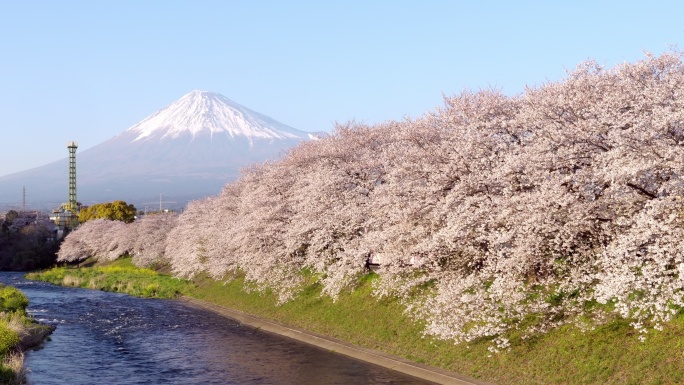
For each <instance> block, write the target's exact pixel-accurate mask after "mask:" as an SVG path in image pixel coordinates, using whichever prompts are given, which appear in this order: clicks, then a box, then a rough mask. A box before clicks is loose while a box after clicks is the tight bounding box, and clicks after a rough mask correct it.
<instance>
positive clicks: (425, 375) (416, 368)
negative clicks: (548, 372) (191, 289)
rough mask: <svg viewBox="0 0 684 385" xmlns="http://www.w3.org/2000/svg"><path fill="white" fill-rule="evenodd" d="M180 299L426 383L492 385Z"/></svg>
mask: <svg viewBox="0 0 684 385" xmlns="http://www.w3.org/2000/svg"><path fill="white" fill-rule="evenodd" d="M181 300H182V301H185V302H187V303H189V304H192V305H194V306H198V307H201V308H204V309H207V310H211V311H213V312H216V313H218V314H221V315H223V316H226V317H229V318H232V319H235V320H237V321H239V322H241V323H243V324H245V325H248V326H251V327H254V328H258V329H260V330H264V331H267V332H270V333H274V334H278V335H281V336H284V337H288V338H292V339H294V340H297V341H301V342H304V343H307V344H310V345H314V346H318V347H320V348H323V349H326V350H330V351H333V352H335V353H339V354H344V355H346V356H349V357H352V358H355V359H358V360H362V361H366V362H370V363H372V364H375V365H379V366H382V367H385V368H388V369H391V370H396V371H397V372H400V373H404V374H408V375H410V376H414V377H417V378H420V379H424V380H426V381H431V382H434V383H437V384H449V385H491V384H490V383H488V382H484V381H480V380H476V379H474V378H470V377H467V376H463V375H460V374H457V373H453V372H449V371H447V370H443V369H440V368H435V367H431V366H427V365H422V364H419V363H416V362H412V361H409V360H407V359H404V358H401V357H395V356H392V355H389V354H386V353H383V352H379V351H377V350H373V349H367V348H363V347H360V346H355V345H352V344H350V343H347V342H344V341H340V340H337V339H334V338H330V337H327V336H324V335H321V334H317V333H313V332H310V331H307V330H303V329H298V328H294V327H291V326H286V325H282V324H279V323H277V322H273V321H268V320H265V319H262V318H259V317H254V316H252V315H249V314H246V313H244V312H241V311H238V310H233V309H229V308H226V307H223V306H219V305H216V304H213V303H210V302H207V301H202V300H199V299H195V298H190V297H182V298H181Z"/></svg>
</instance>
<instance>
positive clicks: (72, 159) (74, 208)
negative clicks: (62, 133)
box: [67, 141, 78, 223]
mask: <svg viewBox="0 0 684 385" xmlns="http://www.w3.org/2000/svg"><path fill="white" fill-rule="evenodd" d="M67 148H68V149H69V201H68V202H69V203H67V210H69V211H71V215H72V219H73V218H75V219H76V220H78V203H77V202H76V149H77V148H78V143H76V142H74V141H71V142H69V143H67ZM76 223H78V222H76Z"/></svg>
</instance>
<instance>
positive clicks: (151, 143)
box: [0, 91, 325, 208]
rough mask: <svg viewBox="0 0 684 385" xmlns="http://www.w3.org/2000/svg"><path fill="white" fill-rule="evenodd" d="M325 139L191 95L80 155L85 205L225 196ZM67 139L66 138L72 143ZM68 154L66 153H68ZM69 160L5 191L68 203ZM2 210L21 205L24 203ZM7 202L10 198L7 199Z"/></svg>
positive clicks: (215, 97)
mask: <svg viewBox="0 0 684 385" xmlns="http://www.w3.org/2000/svg"><path fill="white" fill-rule="evenodd" d="M321 135H325V134H322V133H308V132H304V131H299V130H296V129H294V128H292V127H290V126H287V125H285V124H283V123H280V122H277V121H275V120H273V119H271V118H270V117H268V116H265V115H263V114H260V113H258V112H255V111H252V110H250V109H248V108H246V107H244V106H242V105H240V104H238V103H236V102H234V101H232V100H230V99H228V98H226V97H225V96H222V95H219V94H216V93H212V92H207V91H192V92H190V93H188V94H186V95H185V96H183V97H181V98H180V99H178V100H177V101H175V102H173V103H171V104H169V105H168V106H166V107H164V108H163V109H161V110H159V111H157V112H155V113H154V114H152V115H150V116H149V117H147V118H145V119H143V120H142V121H141V122H140V123H138V124H136V125H134V126H132V127H130V128H129V129H127V130H125V131H123V132H122V133H121V134H119V135H117V136H115V137H114V138H112V139H109V140H107V141H105V142H103V143H100V144H98V145H96V146H94V147H92V148H90V149H87V150H85V151H82V152H79V153H77V155H76V164H77V170H76V174H77V186H78V197H77V198H78V201H79V202H82V203H83V204H84V205H90V204H93V203H98V202H107V201H112V200H118V199H121V200H125V201H127V202H129V203H134V204H135V205H136V207H138V208H143V207H145V206H146V205H150V206H154V207H157V205H159V204H160V203H159V201H160V197H161V200H162V205H163V206H164V207H165V208H168V207H171V208H173V207H182V206H184V205H185V204H186V203H187V201H188V200H191V199H196V198H199V197H203V196H207V195H215V194H217V193H219V192H220V190H221V188H222V187H223V185H225V183H227V182H229V181H230V180H233V179H235V178H237V176H238V175H239V171H240V169H241V168H243V167H245V166H247V165H249V164H253V163H256V162H263V161H266V160H274V159H277V158H279V157H281V156H282V155H284V154H285V152H286V151H287V150H288V149H289V148H292V147H293V146H296V145H297V144H298V143H299V142H302V141H306V140H312V139H317V138H319V137H320V136H321ZM68 139H73V138H65V143H66V141H67V140H68ZM65 153H66V149H65ZM67 175H68V160H67V159H64V160H61V161H57V162H53V163H50V164H47V165H45V166H41V167H37V168H34V169H31V170H27V171H22V172H18V173H14V174H10V175H6V176H3V177H0V185H2V187H3V190H5V191H7V190H10V189H16V191H17V196H20V194H21V191H22V187H26V191H27V205H29V206H32V207H35V206H38V207H41V208H50V207H57V206H59V204H61V203H62V202H64V201H66V198H67V182H68V180H67ZM2 199H3V197H0V204H2V203H4V204H15V205H16V204H17V203H18V202H19V201H20V199H16V198H15V199H13V200H12V201H10V202H3V201H2ZM4 199H5V200H7V197H4Z"/></svg>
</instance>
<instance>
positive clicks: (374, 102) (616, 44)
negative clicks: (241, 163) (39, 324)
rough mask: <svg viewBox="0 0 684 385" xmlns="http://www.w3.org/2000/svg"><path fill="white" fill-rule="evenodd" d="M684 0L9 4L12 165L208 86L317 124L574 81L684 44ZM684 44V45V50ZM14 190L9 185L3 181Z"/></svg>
mask: <svg viewBox="0 0 684 385" xmlns="http://www.w3.org/2000/svg"><path fill="white" fill-rule="evenodd" d="M683 4H684V2H679V1H649V2H646V1H641V2H636V1H629V0H627V1H625V0H621V1H600V0H592V1H541V0H540V1H521V0H516V1H484V0H483V1H475V0H473V1H456V0H452V1H446V0H445V1H437V0H414V1H401V0H384V1H380V0H376V1H373V0H358V1H357V0H345V1H341V0H340V1H324V0H315V1H314V0H311V1H297V0H290V1H285V0H281V1H276V0H274V1H262V0H234V1H232V0H215V1H212V0H186V1H173V0H147V1H145V0H97V1H91V0H89V1H69V0H59V1H57V0H45V1H36V0H0V135H1V140H0V145H1V147H0V175H5V174H9V173H12V172H17V171H23V170H25V169H29V168H33V167H36V166H40V165H43V164H46V163H49V162H52V161H55V160H59V159H63V158H66V157H67V155H68V152H67V149H66V142H67V141H70V140H75V141H77V142H79V151H82V150H85V149H87V148H90V147H92V146H94V145H96V144H99V143H101V142H103V141H105V140H107V139H109V138H112V137H114V136H116V135H117V134H119V133H120V132H122V131H124V130H125V129H127V128H128V127H130V126H132V125H134V124H136V123H137V122H139V121H140V120H142V119H143V118H145V117H146V116H148V115H150V114H152V113H153V112H155V111H156V110H158V109H160V108H163V107H164V106H166V105H167V104H169V103H171V102H173V101H174V100H176V99H178V98H180V97H181V96H183V95H184V94H186V93H188V92H190V91H192V90H195V89H200V90H206V91H213V92H218V93H220V94H223V95H225V96H227V97H228V98H230V99H232V100H234V101H235V102H237V103H240V104H242V105H244V106H246V107H248V108H251V109H252V110H255V111H258V112H261V113H263V114H265V115H268V116H270V117H272V118H274V119H276V120H278V121H280V122H282V123H285V124H288V125H290V126H292V127H295V128H298V129H300V130H304V131H330V130H331V129H332V128H333V124H334V122H336V121H338V122H345V121H348V120H352V119H354V120H357V121H362V122H366V123H377V122H382V121H385V120H401V119H403V118H404V117H406V116H411V117H416V116H419V115H422V114H424V113H426V112H428V111H430V110H433V109H435V108H436V107H438V106H441V104H442V97H443V96H442V95H453V94H458V93H460V92H461V91H463V90H464V89H471V90H477V89H480V88H489V87H494V88H499V89H501V90H502V91H503V92H505V93H507V94H510V95H514V94H518V93H521V92H523V90H524V88H525V86H526V85H528V86H538V85H540V84H543V83H545V82H547V81H556V80H559V79H562V77H563V76H564V74H565V70H566V69H572V68H574V67H575V66H576V65H577V64H578V63H580V62H583V61H585V60H587V59H594V60H596V61H598V62H599V63H600V64H604V65H606V66H608V67H612V66H614V65H615V64H617V63H621V62H624V61H635V60H637V59H640V58H643V51H650V52H653V53H655V54H659V53H662V52H663V51H666V50H668V49H669V48H670V47H671V46H676V45H677V44H679V43H680V42H682V41H683V39H684V23H682V17H683V16H684V5H683ZM680 48H682V47H680ZM1 191H2V186H0V192H1Z"/></svg>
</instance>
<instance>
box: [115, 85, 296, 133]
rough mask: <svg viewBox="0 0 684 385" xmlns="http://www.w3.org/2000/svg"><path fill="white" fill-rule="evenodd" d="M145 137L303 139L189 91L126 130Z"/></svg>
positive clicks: (241, 108)
mask: <svg viewBox="0 0 684 385" xmlns="http://www.w3.org/2000/svg"><path fill="white" fill-rule="evenodd" d="M126 132H127V133H132V134H135V135H136V138H135V139H134V140H135V141H138V140H145V139H153V138H157V139H165V138H170V139H175V138H178V137H179V136H182V135H185V134H188V133H189V134H191V135H193V136H196V135H202V134H207V133H208V134H210V135H213V134H228V135H229V136H230V137H246V138H253V139H275V140H278V139H304V138H306V137H307V133H305V132H302V131H299V130H295V129H294V128H292V127H289V126H286V125H284V124H282V123H280V122H277V121H275V120H273V119H271V118H269V117H268V116H266V115H262V114H260V113H258V112H254V111H252V110H250V109H248V108H246V107H244V106H242V105H240V104H237V103H235V102H234V101H232V100H230V99H228V98H226V97H225V96H223V95H219V94H216V93H213V92H207V91H197V90H196V91H192V92H190V93H189V94H187V95H185V96H183V97H182V98H180V99H178V100H177V101H175V102H173V103H171V104H169V105H168V106H166V107H165V108H163V109H161V110H159V111H157V112H156V113H154V114H153V115H151V116H149V117H147V118H145V119H143V121H141V122H140V123H138V124H136V125H135V126H133V127H131V128H129V129H128V130H126Z"/></svg>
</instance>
